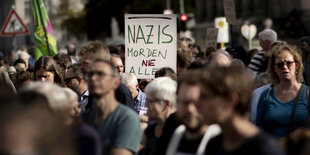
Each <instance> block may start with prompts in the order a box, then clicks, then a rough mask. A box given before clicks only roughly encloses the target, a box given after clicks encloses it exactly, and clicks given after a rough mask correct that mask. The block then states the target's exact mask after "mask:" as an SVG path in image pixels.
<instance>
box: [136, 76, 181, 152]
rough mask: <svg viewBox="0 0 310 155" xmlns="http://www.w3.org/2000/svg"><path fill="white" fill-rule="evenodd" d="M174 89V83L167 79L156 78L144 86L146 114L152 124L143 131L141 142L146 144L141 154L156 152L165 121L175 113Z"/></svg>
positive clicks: (175, 87)
mask: <svg viewBox="0 0 310 155" xmlns="http://www.w3.org/2000/svg"><path fill="white" fill-rule="evenodd" d="M176 89H177V83H176V81H174V80H172V79H171V78H169V77H160V78H156V79H154V80H153V81H152V82H150V83H149V84H148V85H147V86H146V88H145V93H146V96H147V97H146V106H147V108H148V110H147V114H148V116H149V118H150V119H151V120H152V121H154V123H152V124H149V125H148V127H147V128H146V130H145V131H144V137H143V142H146V143H145V147H144V149H143V151H141V152H142V154H143V153H146V154H148V153H152V152H155V151H156V150H155V147H156V144H157V141H158V139H159V137H160V136H161V135H162V132H163V126H164V124H165V121H166V119H167V118H168V117H169V116H170V115H171V114H172V113H174V112H175V111H176ZM143 142H142V144H143Z"/></svg>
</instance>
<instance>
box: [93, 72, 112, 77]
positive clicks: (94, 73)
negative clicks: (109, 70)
mask: <svg viewBox="0 0 310 155" xmlns="http://www.w3.org/2000/svg"><path fill="white" fill-rule="evenodd" d="M94 75H98V76H99V77H100V78H103V77H105V76H112V74H106V73H104V72H99V71H90V72H88V77H89V78H91V77H93V76H94Z"/></svg>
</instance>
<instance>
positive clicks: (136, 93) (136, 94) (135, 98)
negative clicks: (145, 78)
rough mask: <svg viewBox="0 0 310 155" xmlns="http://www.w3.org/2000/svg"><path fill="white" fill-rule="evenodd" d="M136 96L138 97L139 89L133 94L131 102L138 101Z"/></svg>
mask: <svg viewBox="0 0 310 155" xmlns="http://www.w3.org/2000/svg"><path fill="white" fill-rule="evenodd" d="M138 95H139V89H137V91H135V92H134V94H133V96H134V97H133V100H134V101H136V100H137V99H138Z"/></svg>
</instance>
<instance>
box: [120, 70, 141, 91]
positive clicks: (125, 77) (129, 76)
mask: <svg viewBox="0 0 310 155" xmlns="http://www.w3.org/2000/svg"><path fill="white" fill-rule="evenodd" d="M120 76H121V81H122V83H123V84H125V85H127V86H130V87H132V88H136V86H137V84H138V80H137V77H136V75H135V74H133V73H122V74H121V75H120Z"/></svg>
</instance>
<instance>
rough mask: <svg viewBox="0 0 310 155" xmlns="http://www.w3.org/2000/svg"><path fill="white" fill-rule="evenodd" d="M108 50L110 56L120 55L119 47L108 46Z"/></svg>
mask: <svg viewBox="0 0 310 155" xmlns="http://www.w3.org/2000/svg"><path fill="white" fill-rule="evenodd" d="M108 49H109V51H110V54H117V55H118V54H119V51H118V49H117V46H115V45H108Z"/></svg>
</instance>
